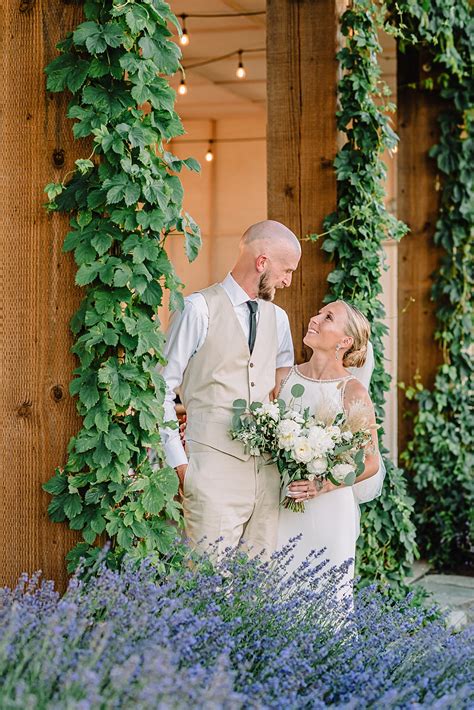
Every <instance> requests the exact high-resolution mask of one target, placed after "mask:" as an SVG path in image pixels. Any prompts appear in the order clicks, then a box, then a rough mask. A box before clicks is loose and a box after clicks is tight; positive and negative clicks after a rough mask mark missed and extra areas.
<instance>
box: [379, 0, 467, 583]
mask: <svg viewBox="0 0 474 710" xmlns="http://www.w3.org/2000/svg"><path fill="white" fill-rule="evenodd" d="M472 26H473V15H472V9H471V7H470V5H469V3H468V2H467V0H460V1H459V2H454V0H452V1H449V2H446V0H434V1H433V2H431V3H429V5H428V6H426V8H425V7H424V6H422V5H421V4H417V3H410V2H404V1H403V2H402V1H398V2H393V3H389V16H388V29H389V30H390V31H391V32H392V33H393V34H394V35H395V36H396V37H397V38H398V41H399V45H400V47H401V48H402V49H405V47H410V46H417V47H420V48H423V49H424V50H425V51H427V52H429V54H430V55H431V64H432V72H433V76H431V77H428V80H427V81H425V85H424V88H425V89H430V88H432V89H434V90H437V91H439V93H440V95H441V97H442V98H443V99H444V100H445V107H444V109H443V111H442V112H441V114H440V116H439V129H440V134H439V141H438V143H437V144H436V145H435V146H433V147H432V149H431V151H430V155H431V157H432V158H434V159H435V160H436V164H437V168H438V170H439V172H440V175H441V178H442V185H443V187H442V195H441V206H440V212H439V216H438V220H437V223H436V227H435V233H434V237H433V241H434V243H435V244H436V245H438V246H440V247H442V248H443V250H444V256H443V257H442V260H441V264H440V267H439V270H438V271H437V273H436V274H435V276H434V283H433V288H432V298H433V300H434V301H435V302H436V304H437V306H438V310H437V320H438V327H437V329H436V332H435V340H436V341H437V342H438V344H439V346H440V347H441V349H442V353H443V361H444V362H443V364H442V365H441V366H440V367H439V369H438V371H437V373H436V378H435V382H434V386H433V389H432V390H430V389H427V388H425V387H423V384H422V383H421V382H419V381H418V382H416V383H414V384H411V385H409V386H408V387H407V388H406V394H407V396H408V398H409V399H411V400H414V401H415V402H416V404H417V406H418V410H417V412H416V414H415V416H414V420H413V438H412V439H411V441H410V442H409V443H408V446H407V449H406V451H405V452H404V453H403V455H402V459H403V461H404V462H405V465H406V466H407V468H408V470H409V471H410V472H411V473H412V475H413V478H412V486H411V488H412V490H413V493H414V495H415V498H416V507H415V521H416V524H417V528H418V536H419V542H420V546H421V549H422V552H423V554H425V555H426V556H427V557H428V559H429V560H430V562H431V563H432V564H434V565H435V566H436V567H437V568H439V569H448V570H449V569H454V570H459V569H462V568H463V567H464V568H465V567H466V565H469V564H470V565H471V566H472V565H473V564H474V555H473V549H474V519H473V517H472V511H473V510H474V478H473V469H474V394H473V393H474V369H473V361H472V347H473V326H474V308H473V302H472V293H473V287H474V253H473V251H474V250H473V244H474V242H473V231H472V229H473V224H474V207H473V204H474V203H473V186H474V168H473V166H474V130H473V129H474V79H473V75H472Z"/></svg>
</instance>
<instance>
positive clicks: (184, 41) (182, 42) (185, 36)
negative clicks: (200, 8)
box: [179, 13, 189, 47]
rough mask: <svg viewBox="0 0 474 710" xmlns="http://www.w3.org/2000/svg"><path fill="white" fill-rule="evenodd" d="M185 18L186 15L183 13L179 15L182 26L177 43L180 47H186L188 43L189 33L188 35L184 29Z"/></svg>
mask: <svg viewBox="0 0 474 710" xmlns="http://www.w3.org/2000/svg"><path fill="white" fill-rule="evenodd" d="M186 18H187V15H185V14H184V13H183V14H182V15H181V20H182V22H183V28H182V32H181V37H180V38H179V43H180V45H181V46H182V47H187V46H188V44H189V35H188V30H187V29H186Z"/></svg>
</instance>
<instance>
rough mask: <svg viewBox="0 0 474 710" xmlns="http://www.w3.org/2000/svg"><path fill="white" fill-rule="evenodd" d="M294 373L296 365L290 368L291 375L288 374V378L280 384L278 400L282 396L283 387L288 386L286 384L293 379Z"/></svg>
mask: <svg viewBox="0 0 474 710" xmlns="http://www.w3.org/2000/svg"><path fill="white" fill-rule="evenodd" d="M293 372H295V365H293V366H292V367H291V368H290V371H289V373H288V374H287V376H286V377H285V378H283V380H282V381H281V382H280V387H279V389H278V392H277V398H278V397H279V396H280V394H281V391H282V389H283V387H284V386H285V385H286V383H287V382H288V380H289V379H290V377H291V375H292V374H293Z"/></svg>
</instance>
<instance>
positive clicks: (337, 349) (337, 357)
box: [336, 343, 341, 360]
mask: <svg viewBox="0 0 474 710" xmlns="http://www.w3.org/2000/svg"><path fill="white" fill-rule="evenodd" d="M340 349H341V346H340V345H339V343H338V344H337V345H336V360H339V350H340Z"/></svg>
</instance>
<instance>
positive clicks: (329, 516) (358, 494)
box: [278, 366, 383, 596]
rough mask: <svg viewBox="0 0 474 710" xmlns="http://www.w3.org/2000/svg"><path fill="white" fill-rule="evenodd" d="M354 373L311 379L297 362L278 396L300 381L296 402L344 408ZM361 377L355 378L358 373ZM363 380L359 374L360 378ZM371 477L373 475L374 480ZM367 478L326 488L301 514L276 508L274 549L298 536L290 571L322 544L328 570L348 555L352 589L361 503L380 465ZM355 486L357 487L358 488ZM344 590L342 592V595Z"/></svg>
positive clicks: (347, 581)
mask: <svg viewBox="0 0 474 710" xmlns="http://www.w3.org/2000/svg"><path fill="white" fill-rule="evenodd" d="M351 379H353V375H351V374H349V375H347V376H346V377H343V378H339V379H334V380H314V379H311V378H309V377H305V376H304V375H302V374H301V373H300V372H299V370H298V368H297V366H295V367H293V368H292V369H291V371H290V373H289V374H288V376H287V378H286V379H285V380H284V382H283V383H282V387H281V390H280V394H279V397H280V398H281V399H283V400H285V402H289V401H290V400H291V399H292V395H291V388H292V387H293V385H295V384H297V383H298V384H301V385H303V386H304V388H305V390H304V393H303V396H302V398H301V399H298V404H300V403H301V404H302V408H303V409H304V408H305V407H309V409H310V411H311V412H314V411H315V410H316V409H319V408H320V406H321V405H322V404H323V403H324V404H325V405H328V406H331V407H333V409H334V411H335V412H340V411H343V409H344V407H343V401H344V392H345V388H346V385H347V383H348V382H349V380H351ZM357 379H359V378H357ZM360 379H362V378H360ZM372 479H373V480H372ZM372 479H367V481H362V482H361V483H359V484H356V485H355V486H347V487H341V488H339V489H336V490H334V491H331V492H329V493H324V494H322V495H320V496H317V497H316V498H312V499H310V500H308V501H305V511H304V513H295V512H293V511H291V510H287V509H286V508H283V507H281V508H280V515H279V521H278V549H281V548H282V547H283V546H284V545H286V544H287V543H288V541H289V539H290V538H294V537H296V536H297V535H301V539H300V540H299V541H298V543H297V545H296V548H295V550H294V552H293V554H294V558H293V560H292V562H291V564H290V565H289V567H288V571H289V572H290V573H291V571H293V570H295V569H296V568H297V567H298V566H299V565H300V564H301V563H302V562H303V561H304V560H305V559H306V558H307V556H308V555H309V553H310V552H312V551H313V550H321V549H322V548H325V552H324V554H323V555H322V557H320V558H318V560H317V563H319V562H320V561H321V560H322V559H327V560H328V561H329V564H328V567H327V568H326V569H329V568H330V567H333V566H338V567H339V566H340V565H341V564H342V563H344V562H346V561H347V560H349V559H351V560H352V563H351V564H350V566H349V567H348V569H347V572H346V574H345V578H344V580H343V585H344V587H343V589H344V590H347V589H350V588H351V586H352V582H353V579H354V562H353V560H354V557H355V548H356V540H357V537H358V535H359V502H363V501H367V500H371V499H372V498H374V497H375V496H376V495H378V494H379V493H380V489H381V485H382V480H383V470H382V469H381V470H379V472H378V473H377V474H376V475H375V476H373V477H372ZM358 489H359V490H358ZM345 594H347V591H343V592H342V593H341V595H342V596H344V595H345Z"/></svg>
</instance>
